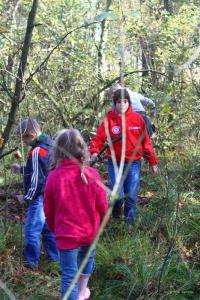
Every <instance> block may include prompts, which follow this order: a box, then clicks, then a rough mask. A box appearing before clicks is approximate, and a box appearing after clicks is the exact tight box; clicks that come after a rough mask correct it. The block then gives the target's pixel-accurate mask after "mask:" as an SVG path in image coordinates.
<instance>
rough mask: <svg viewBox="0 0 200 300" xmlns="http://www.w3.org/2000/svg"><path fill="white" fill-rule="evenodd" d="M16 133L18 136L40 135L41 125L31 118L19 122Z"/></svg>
mask: <svg viewBox="0 0 200 300" xmlns="http://www.w3.org/2000/svg"><path fill="white" fill-rule="evenodd" d="M16 132H17V134H20V135H25V134H31V133H37V134H38V133H39V132H40V125H39V124H38V122H37V120H35V119H31V118H28V119H24V120H22V121H20V122H19V125H18V127H17V130H16Z"/></svg>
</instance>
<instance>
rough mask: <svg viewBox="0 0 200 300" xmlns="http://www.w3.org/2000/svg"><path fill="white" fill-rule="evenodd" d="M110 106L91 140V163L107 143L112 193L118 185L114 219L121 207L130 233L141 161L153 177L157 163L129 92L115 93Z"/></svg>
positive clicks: (123, 90)
mask: <svg viewBox="0 0 200 300" xmlns="http://www.w3.org/2000/svg"><path fill="white" fill-rule="evenodd" d="M113 104H114V107H113V110H112V111H109V112H108V113H107V115H106V117H105V119H104V121H103V122H102V123H101V124H100V126H99V128H98V129H97V132H96V135H95V136H94V137H93V138H92V140H91V144H90V153H91V160H95V159H96V158H97V155H98V153H99V152H100V150H101V149H102V147H103V145H104V143H105V142H106V141H108V143H109V148H108V149H107V156H108V172H109V177H110V188H111V190H113V189H114V188H116V182H118V183H119V187H118V189H117V190H116V192H117V200H116V201H115V203H114V207H113V216H114V217H118V216H119V215H120V213H121V208H122V205H123V203H124V216H125V221H126V223H128V224H129V225H130V226H129V228H130V229H131V227H132V226H131V224H132V223H133V221H134V219H135V215H136V203H137V196H138V192H139V183H140V170H141V157H142V156H144V158H145V159H146V160H147V161H148V162H149V164H150V167H151V169H152V171H153V173H157V163H158V159H157V156H156V154H155V152H154V150H153V146H152V144H151V140H150V138H149V136H148V134H147V131H146V126H145V122H144V120H143V118H142V117H141V115H139V114H138V113H136V112H133V111H132V108H131V101H130V96H129V93H128V91H127V90H126V89H119V90H117V91H115V93H114V95H113ZM112 141H113V143H112ZM121 163H122V164H121ZM120 165H121V166H122V168H121V170H122V172H121V171H120ZM120 172H121V176H120Z"/></svg>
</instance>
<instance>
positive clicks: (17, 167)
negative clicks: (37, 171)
mask: <svg viewBox="0 0 200 300" xmlns="http://www.w3.org/2000/svg"><path fill="white" fill-rule="evenodd" d="M20 170H21V166H20V165H19V164H12V166H11V172H12V173H15V174H17V173H20Z"/></svg>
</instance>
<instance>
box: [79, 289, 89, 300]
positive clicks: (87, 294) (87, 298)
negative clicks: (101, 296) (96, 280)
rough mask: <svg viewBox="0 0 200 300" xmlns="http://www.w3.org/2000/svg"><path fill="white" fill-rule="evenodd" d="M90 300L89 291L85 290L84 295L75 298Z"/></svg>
mask: <svg viewBox="0 0 200 300" xmlns="http://www.w3.org/2000/svg"><path fill="white" fill-rule="evenodd" d="M89 299H90V289H89V288H86V289H85V293H84V295H81V296H79V297H78V298H77V300H89Z"/></svg>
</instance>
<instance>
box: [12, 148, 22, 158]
mask: <svg viewBox="0 0 200 300" xmlns="http://www.w3.org/2000/svg"><path fill="white" fill-rule="evenodd" d="M14 158H16V159H22V155H21V152H20V151H19V150H17V151H15V153H14Z"/></svg>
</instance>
